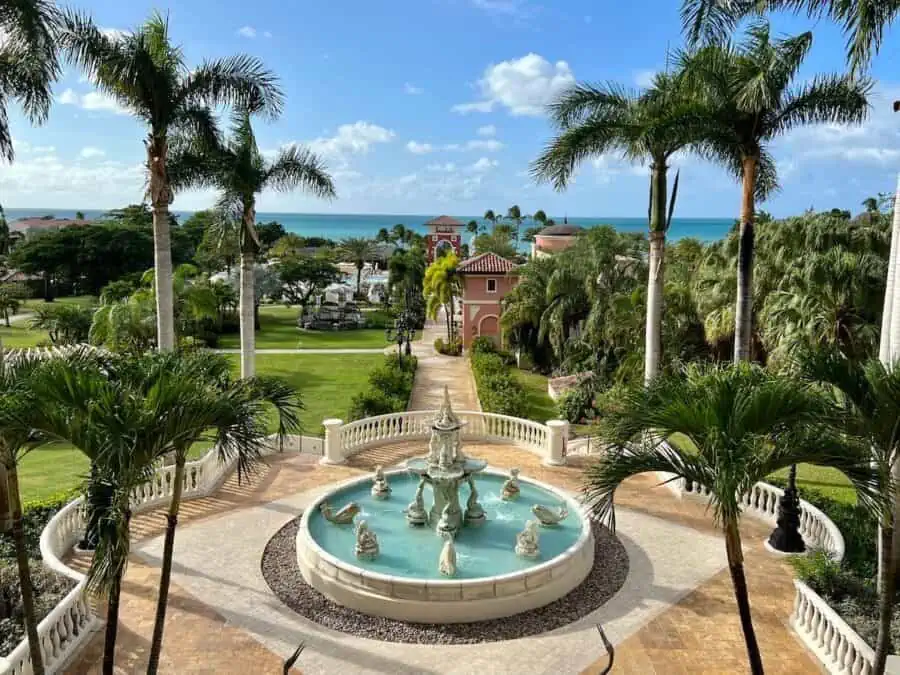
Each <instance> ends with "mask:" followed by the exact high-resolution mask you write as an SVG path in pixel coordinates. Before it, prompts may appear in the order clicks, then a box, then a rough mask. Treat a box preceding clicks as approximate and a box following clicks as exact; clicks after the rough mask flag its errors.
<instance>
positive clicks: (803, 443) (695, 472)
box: [583, 364, 879, 675]
mask: <svg viewBox="0 0 900 675" xmlns="http://www.w3.org/2000/svg"><path fill="white" fill-rule="evenodd" d="M831 415H832V411H831V407H830V406H829V405H828V403H827V401H826V400H825V399H824V397H823V396H821V395H820V394H819V393H818V392H817V391H816V389H815V388H813V387H812V386H810V385H806V384H803V383H802V382H800V381H798V380H794V379H789V378H786V377H779V376H776V375H772V374H769V373H766V372H765V371H764V370H762V369H761V368H759V367H757V366H752V365H750V364H738V365H735V366H729V367H725V368H718V369H716V368H713V369H700V368H692V369H690V370H688V371H686V372H685V373H683V374H677V375H660V376H659V377H658V378H657V379H655V380H654V381H652V382H651V383H650V384H649V385H647V386H645V387H637V388H633V389H631V390H629V391H627V392H625V393H623V394H622V396H621V397H620V398H619V400H618V401H616V402H615V403H612V404H610V405H609V407H608V409H607V410H605V411H604V414H603V416H602V418H601V419H602V422H601V430H602V431H601V434H602V438H603V440H604V441H606V442H607V443H609V444H610V445H611V449H610V450H609V452H608V454H607V455H605V456H604V457H602V458H601V459H600V460H599V461H598V462H596V463H595V464H593V465H592V466H590V467H589V468H588V469H587V472H586V475H585V482H584V487H583V492H584V495H585V499H586V501H587V503H588V504H589V505H590V508H591V509H592V511H593V513H594V514H595V516H597V517H598V518H601V519H605V520H607V522H609V523H610V524H614V522H615V517H614V510H613V500H614V496H615V491H616V489H617V488H618V487H619V486H620V485H621V484H622V483H623V482H624V481H625V480H627V479H628V478H631V477H632V476H635V475H637V474H640V473H646V472H652V471H660V472H667V473H671V474H674V475H675V476H677V477H679V478H682V479H684V480H685V481H688V482H689V483H691V484H694V485H703V486H705V487H706V488H707V489H709V491H710V505H711V508H712V511H713V516H714V518H715V520H716V522H717V524H718V525H719V526H720V527H721V528H722V530H723V532H724V535H725V550H726V554H727V557H728V567H729V570H730V572H731V581H732V584H733V586H734V595H735V600H736V602H737V605H738V612H739V614H740V620H741V627H742V629H743V633H744V639H745V642H746V646H747V654H748V657H749V662H750V670H751V672H752V673H754V675H758V674H761V673H762V672H763V664H762V658H761V655H760V652H759V646H758V644H757V641H756V634H755V632H754V629H753V622H752V618H751V615H750V600H749V596H748V593H747V581H746V577H745V574H744V561H743V553H742V550H741V533H740V529H739V523H740V517H741V504H740V498H741V496H742V495H744V494H746V493H747V492H748V491H749V490H750V489H751V488H752V487H753V485H754V484H756V483H757V482H758V481H760V480H763V479H764V478H765V477H766V476H768V475H769V474H771V473H772V472H773V471H777V470H779V469H783V468H785V467H788V466H790V465H791V464H797V463H800V462H810V463H814V464H820V465H823V466H831V467H834V468H836V469H838V470H840V471H842V472H843V473H844V474H845V475H846V476H847V477H848V478H849V479H850V480H851V482H852V483H853V484H854V486H855V487H856V489H857V491H858V492H857V494H858V496H859V498H860V500H861V501H863V502H864V503H873V502H876V501H878V500H879V496H878V479H877V477H876V476H875V474H874V472H873V471H872V469H871V468H870V467H869V463H868V460H869V458H868V453H867V451H866V448H865V445H864V444H862V443H858V444H854V443H851V442H849V441H846V440H845V439H844V438H843V436H842V435H841V434H840V433H839V432H838V431H837V430H833V429H832V428H831V427H830V426H829V425H828V424H827V422H828V421H830V419H831ZM675 434H679V435H682V437H686V438H687V439H689V440H690V443H691V444H692V447H690V448H688V447H684V445H682V446H679V445H677V444H676V443H675V442H674V441H673V442H672V443H671V444H670V443H669V441H670V440H672V437H673V435H675ZM681 442H682V443H683V441H681Z"/></svg>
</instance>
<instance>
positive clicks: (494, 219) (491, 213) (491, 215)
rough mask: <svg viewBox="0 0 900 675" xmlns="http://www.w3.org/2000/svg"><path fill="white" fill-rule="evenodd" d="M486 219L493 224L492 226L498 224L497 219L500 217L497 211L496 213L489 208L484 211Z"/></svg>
mask: <svg viewBox="0 0 900 675" xmlns="http://www.w3.org/2000/svg"><path fill="white" fill-rule="evenodd" d="M484 219H485V220H486V221H487V222H489V223H490V224H491V227H494V225H496V224H497V221H498V220H500V218H499V217H498V216H497V214H496V213H494V211H493V210H492V209H488V210H487V211H485V212H484Z"/></svg>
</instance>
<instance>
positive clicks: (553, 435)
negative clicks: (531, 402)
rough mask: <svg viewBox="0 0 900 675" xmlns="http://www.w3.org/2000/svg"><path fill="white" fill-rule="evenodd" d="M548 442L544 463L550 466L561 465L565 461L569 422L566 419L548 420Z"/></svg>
mask: <svg viewBox="0 0 900 675" xmlns="http://www.w3.org/2000/svg"><path fill="white" fill-rule="evenodd" d="M547 428H548V429H549V443H548V448H547V450H548V452H547V457H546V459H544V463H546V464H549V465H550V466H562V465H563V464H565V463H566V450H567V448H566V444H567V443H568V442H569V423H568V422H567V421H566V420H550V421H548V422H547Z"/></svg>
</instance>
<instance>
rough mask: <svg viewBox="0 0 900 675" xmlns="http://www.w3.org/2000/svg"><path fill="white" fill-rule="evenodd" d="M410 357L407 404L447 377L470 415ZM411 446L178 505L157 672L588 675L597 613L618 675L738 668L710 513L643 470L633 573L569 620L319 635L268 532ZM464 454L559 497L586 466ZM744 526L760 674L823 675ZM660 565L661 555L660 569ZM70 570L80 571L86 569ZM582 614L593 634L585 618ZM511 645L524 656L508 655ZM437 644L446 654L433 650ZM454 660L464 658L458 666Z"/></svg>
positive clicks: (127, 596)
mask: <svg viewBox="0 0 900 675" xmlns="http://www.w3.org/2000/svg"><path fill="white" fill-rule="evenodd" d="M426 335H427V331H426ZM423 342H424V340H423ZM428 345H429V346H430V342H429V343H428ZM416 351H417V352H418V353H420V354H421V355H422V358H421V360H420V365H419V371H418V373H417V376H416V388H415V391H414V393H413V401H411V405H410V407H411V409H428V408H433V407H436V406H435V405H434V404H433V403H431V402H430V401H429V399H428V397H427V396H426V394H425V392H432V391H435V390H436V387H435V385H436V384H443V383H444V382H446V383H448V386H450V390H451V396H452V397H453V400H454V403H455V405H456V407H458V409H477V407H476V406H472V407H470V406H469V403H472V402H473V401H476V402H477V398H474V396H475V394H474V385H472V379H471V375H470V373H469V372H468V368H465V367H464V365H465V361H464V360H462V359H453V358H450V357H438V356H429V355H428V350H427V349H426V345H424V344H421V343H419V344H417V345H416ZM461 366H462V367H461ZM469 396H471V397H472V398H467V397H469ZM423 451H424V446H422V445H421V444H418V445H416V444H409V443H404V444H397V445H391V446H385V447H381V448H377V449H373V450H368V451H365V452H362V453H360V454H358V455H356V456H354V457H352V458H351V459H350V461H349V462H348V464H347V465H345V466H321V465H319V464H318V463H317V461H316V460H317V459H318V458H316V457H312V456H309V455H296V454H294V455H281V456H275V457H272V458H271V459H270V462H269V465H268V466H267V467H265V468H264V469H263V470H262V471H261V472H260V474H259V475H258V476H256V478H255V480H254V481H253V482H252V483H250V484H246V483H245V484H244V485H242V486H238V485H237V481H236V478H235V477H234V476H232V477H231V478H229V479H228V480H227V481H226V483H225V484H224V485H223V486H222V488H221V489H220V490H219V491H218V492H217V493H216V494H215V495H213V496H211V497H208V498H204V499H199V500H192V501H189V502H186V503H184V504H183V505H182V516H181V519H180V526H179V530H178V534H177V535H176V546H175V565H174V575H173V582H174V583H173V584H172V587H171V591H170V596H169V610H168V615H167V623H166V634H165V644H164V649H163V655H162V661H161V665H160V672H163V673H175V674H182V673H190V674H194V673H198V674H206V673H209V674H212V673H241V674H243V673H252V674H259V675H264V674H268V673H280V672H281V669H282V662H283V659H284V658H286V657H287V656H288V655H289V654H290V653H291V652H293V650H294V648H295V647H296V643H297V642H299V641H300V640H305V641H306V642H307V644H308V645H309V646H308V647H307V651H305V652H304V653H303V655H302V656H301V658H300V661H299V663H298V668H299V669H302V671H303V672H306V673H341V674H344V673H347V674H349V673H471V672H480V673H484V674H485V675H490V674H494V673H497V674H499V673H506V672H516V673H528V674H530V673H535V674H539V673H548V674H550V673H554V674H561V675H566V674H568V673H577V672H583V673H586V674H595V673H599V672H601V669H602V667H603V666H604V665H605V664H606V663H607V657H606V656H605V655H604V654H603V649H602V646H601V645H600V641H599V639H598V636H597V635H596V633H595V632H594V631H593V628H592V627H591V626H592V625H593V623H592V622H593V621H594V620H598V619H599V620H602V621H603V623H604V627H605V629H606V630H607V633H608V635H609V636H610V638H611V639H612V640H613V642H614V643H615V644H616V651H615V667H614V669H613V673H614V674H615V675H618V674H619V673H635V674H638V673H640V674H641V675H653V674H655V673H658V674H660V675H662V674H665V675H679V674H681V673H684V674H687V673H690V674H691V675H696V674H700V673H709V674H713V673H715V674H721V673H745V672H747V665H746V655H745V651H744V642H743V636H742V633H741V629H740V623H739V621H738V616H737V610H736V607H735V602H734V596H733V592H732V589H731V581H730V577H729V574H728V571H727V569H723V566H724V543H723V542H722V540H721V537H720V535H719V534H718V532H717V531H716V530H715V529H714V527H713V524H712V519H711V515H710V514H709V513H708V512H707V511H706V509H705V508H704V507H703V506H702V505H700V504H697V503H695V502H692V501H680V500H678V499H676V498H675V497H673V496H672V494H671V493H670V492H669V491H668V490H667V489H666V488H665V487H660V486H658V485H657V481H656V480H655V478H654V477H652V476H639V477H636V478H634V479H632V480H630V481H628V482H627V483H625V484H624V485H623V486H622V487H621V488H620V490H619V491H618V493H617V504H619V506H620V510H619V531H620V534H621V535H622V537H623V541H624V543H625V545H626V547H628V552H629V556H630V558H631V566H632V572H631V574H630V575H629V579H628V580H627V581H626V586H625V587H624V588H623V589H622V591H620V593H619V594H618V595H617V596H615V597H614V598H613V599H612V600H611V601H610V602H609V603H607V605H605V606H604V607H602V608H600V609H599V610H597V612H595V615H596V616H593V617H589V618H588V619H585V620H584V621H580V622H576V623H575V624H572V625H571V626H570V627H566V628H562V629H559V630H557V631H554V632H552V633H549V634H546V635H543V636H538V637H533V638H525V639H523V640H516V641H510V642H501V643H493V644H490V645H476V646H470V645H459V646H454V647H441V648H438V647H435V646H428V647H423V646H418V645H399V644H387V643H377V642H373V641H368V640H362V639H360V638H355V637H352V636H348V635H344V634H340V633H334V632H331V631H325V630H323V629H321V628H318V627H316V626H313V625H312V624H310V623H309V622H306V621H305V620H303V619H300V618H299V617H297V616H296V615H294V614H293V613H292V612H290V611H289V610H287V609H286V608H285V607H284V606H283V605H281V603H280V602H279V601H278V600H277V599H276V598H275V596H274V595H272V594H271V592H269V590H268V588H267V587H266V586H265V582H264V581H263V580H262V577H261V573H260V571H259V557H260V555H261V553H262V546H263V545H264V543H265V541H267V540H268V537H270V536H271V535H272V534H274V532H275V530H277V529H278V527H280V525H281V524H284V523H285V522H287V521H288V520H290V519H291V518H293V517H294V516H295V515H296V513H297V510H298V509H299V508H301V507H302V505H303V504H304V503H305V501H306V500H308V499H309V498H310V497H311V496H312V495H313V494H315V493H316V491H318V490H321V489H323V486H325V485H327V484H329V483H333V482H336V481H340V480H345V479H347V478H350V477H352V476H356V475H360V474H361V473H367V472H371V471H372V469H373V468H374V466H375V465H377V464H382V465H384V466H391V465H394V464H396V463H398V462H400V461H401V460H403V459H405V458H406V457H409V456H411V455H414V454H421V453H422V452H423ZM466 451H467V452H468V453H471V454H472V455H474V456H478V457H483V458H484V459H487V460H488V461H489V462H490V463H491V464H492V465H494V466H496V467H503V468H509V467H512V466H517V467H520V468H521V470H522V473H523V475H526V476H530V477H532V478H536V479H537V480H540V481H545V482H548V483H551V484H553V485H556V486H559V487H561V488H564V489H568V490H577V489H578V487H579V483H580V478H581V468H582V463H583V462H585V461H587V460H586V459H585V458H571V462H570V465H569V466H566V467H545V466H543V465H542V464H541V463H540V458H538V457H537V456H535V455H533V454H531V453H529V452H527V451H525V450H520V449H516V448H512V447H507V446H497V445H474V444H468V445H467V446H466ZM164 527H165V519H164V511H163V510H162V509H157V510H154V511H152V512H148V513H144V514H141V515H139V516H137V517H136V518H135V520H134V522H133V523H132V532H133V542H134V544H133V547H134V550H135V555H133V556H132V562H131V564H130V566H129V569H128V572H127V574H126V579H125V584H124V588H123V595H122V607H121V615H120V628H119V641H118V650H117V671H118V672H120V673H127V674H131V673H140V672H144V670H145V669H146V659H147V652H148V650H149V639H150V635H151V633H152V629H153V615H154V610H155V602H156V593H157V588H158V578H159V571H158V568H157V567H156V565H155V562H156V560H157V559H158V550H159V542H158V539H157V538H158V537H159V535H160V534H162V532H163V530H164ZM742 533H743V535H744V543H745V556H746V560H745V563H746V568H747V577H748V585H749V590H750V598H751V605H752V610H753V619H754V625H755V626H756V630H757V637H758V639H759V643H760V648H761V650H762V655H763V662H764V664H765V666H766V669H767V671H768V672H772V673H792V674H793V673H796V674H800V673H819V672H822V671H821V669H820V668H819V667H818V665H817V664H816V662H815V661H814V660H813V659H812V657H811V656H810V655H809V654H808V653H807V651H806V650H805V648H804V647H803V646H802V644H801V643H800V642H799V641H798V640H797V638H796V637H795V636H794V635H793V633H792V632H791V630H790V628H789V627H788V625H787V622H788V617H789V615H790V612H791V608H792V603H793V587H792V583H791V579H792V575H791V571H790V568H789V566H788V565H787V563H786V562H784V561H783V560H781V559H779V558H776V557H774V556H772V555H770V554H769V553H767V552H766V551H765V550H764V549H763V547H762V542H763V541H764V539H765V537H766V536H768V534H769V528H768V527H765V526H763V525H761V524H760V523H757V522H755V521H752V520H750V519H747V520H745V522H744V523H743V525H742ZM234 542H241V544H242V545H241V546H239V545H235V543H234ZM260 542H262V543H260ZM225 544H228V545H229V546H228V548H226V547H225ZM648 552H649V556H648V555H647V553H648ZM254 559H255V560H256V564H255V566H253V565H252V564H251V563H252V561H253V560H254ZM666 560H668V561H671V562H670V563H668V564H662V561H666ZM74 563H75V564H77V565H80V566H82V567H84V566H86V564H87V561H85V560H75V561H74ZM260 584H262V586H260ZM589 620H590V621H591V624H590V626H586V625H582V624H585V623H587V621H589ZM102 643H103V636H102V633H101V634H98V635H96V636H94V638H93V639H92V641H91V643H90V644H89V646H88V648H87V649H86V650H85V651H84V652H83V654H82V655H81V657H80V658H79V659H78V660H77V662H76V663H75V664H74V665H73V666H72V667H71V668H69V669H68V670H67V671H66V672H69V673H75V674H78V675H81V674H87V673H99V672H100V658H101V654H102ZM523 647H525V648H527V651H526V652H525V653H522V652H521V651H519V650H520V649H521V648H523ZM438 649H440V650H447V651H442V652H441V653H440V655H438V654H437V653H436V651H435V650H438ZM460 650H462V651H460ZM463 651H465V652H466V654H465V657H466V659H469V657H471V658H472V659H474V660H475V661H469V660H465V661H463V660H462V659H461V658H460V657H461V655H462V652H463ZM591 661H593V663H591ZM476 662H477V665H476ZM292 672H294V673H299V672H301V671H300V670H297V669H295V670H294V671H292Z"/></svg>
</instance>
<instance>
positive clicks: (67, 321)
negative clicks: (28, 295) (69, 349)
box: [31, 303, 94, 345]
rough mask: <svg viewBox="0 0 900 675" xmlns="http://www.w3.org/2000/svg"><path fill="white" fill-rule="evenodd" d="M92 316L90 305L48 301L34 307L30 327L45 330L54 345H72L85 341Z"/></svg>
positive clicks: (92, 311) (92, 310)
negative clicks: (83, 305) (82, 305)
mask: <svg viewBox="0 0 900 675" xmlns="http://www.w3.org/2000/svg"><path fill="white" fill-rule="evenodd" d="M93 318H94V309H93V308H92V307H81V306H79V305H75V304H69V303H52V304H50V303H48V304H45V305H41V306H39V307H36V308H35V310H34V318H33V319H32V320H31V327H32V328H38V329H41V330H45V331H47V333H48V335H49V336H50V341H51V342H52V343H53V344H54V345H73V344H78V343H82V342H87V340H88V335H89V334H90V330H91V322H92V321H93Z"/></svg>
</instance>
